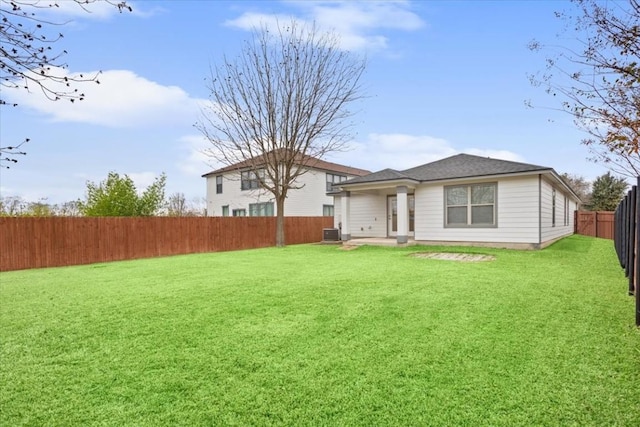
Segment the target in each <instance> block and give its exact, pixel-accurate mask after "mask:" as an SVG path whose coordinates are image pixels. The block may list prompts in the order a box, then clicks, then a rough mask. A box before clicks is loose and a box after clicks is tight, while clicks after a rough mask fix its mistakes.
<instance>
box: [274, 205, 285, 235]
mask: <svg viewBox="0 0 640 427" xmlns="http://www.w3.org/2000/svg"><path fill="white" fill-rule="evenodd" d="M284 200H285V197H284V196H278V197H276V209H277V216H276V246H277V247H279V248H281V247H283V246H284V245H285V239H284Z"/></svg>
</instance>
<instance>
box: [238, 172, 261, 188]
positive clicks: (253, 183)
mask: <svg viewBox="0 0 640 427" xmlns="http://www.w3.org/2000/svg"><path fill="white" fill-rule="evenodd" d="M260 180H262V181H264V169H260V170H258V171H257V172H254V171H244V172H241V173H240V189H241V190H255V189H258V188H260Z"/></svg>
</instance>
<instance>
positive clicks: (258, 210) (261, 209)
mask: <svg viewBox="0 0 640 427" xmlns="http://www.w3.org/2000/svg"><path fill="white" fill-rule="evenodd" d="M249 216H273V202H265V203H250V204H249Z"/></svg>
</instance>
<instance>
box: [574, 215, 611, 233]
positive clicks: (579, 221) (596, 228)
mask: <svg viewBox="0 0 640 427" xmlns="http://www.w3.org/2000/svg"><path fill="white" fill-rule="evenodd" d="M614 217H615V212H591V211H576V212H575V221H574V222H573V223H574V224H575V230H574V231H575V233H576V234H582V235H585V236H591V237H601V238H603V239H613V232H614V223H615V219H614Z"/></svg>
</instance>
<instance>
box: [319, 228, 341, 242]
mask: <svg viewBox="0 0 640 427" xmlns="http://www.w3.org/2000/svg"><path fill="white" fill-rule="evenodd" d="M322 240H324V241H327V242H336V241H338V240H340V230H338V229H337V228H323V229H322Z"/></svg>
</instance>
